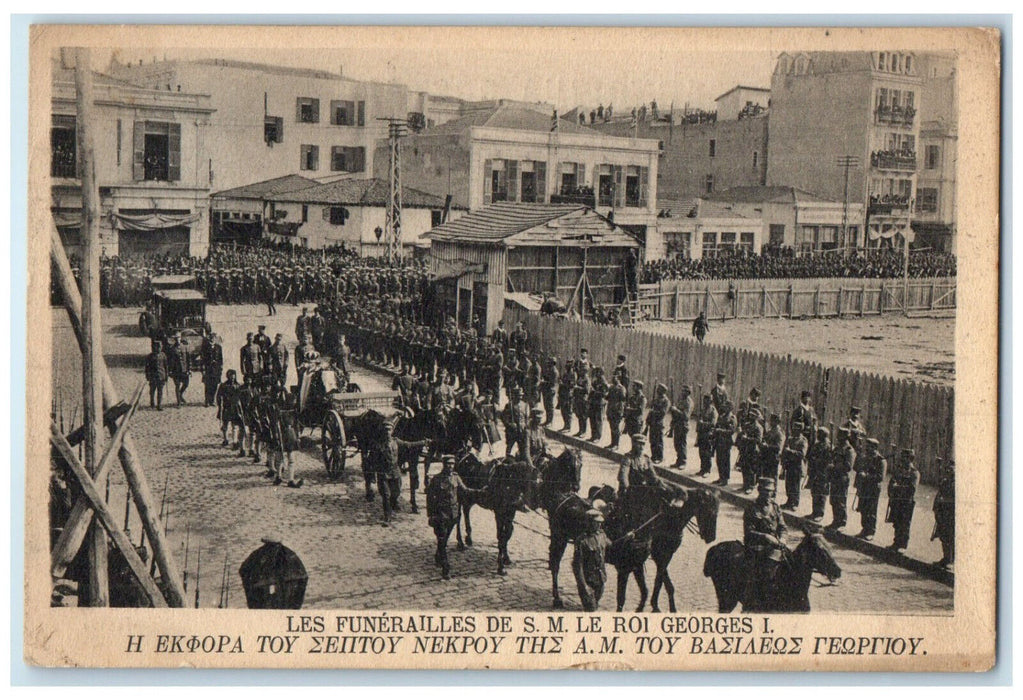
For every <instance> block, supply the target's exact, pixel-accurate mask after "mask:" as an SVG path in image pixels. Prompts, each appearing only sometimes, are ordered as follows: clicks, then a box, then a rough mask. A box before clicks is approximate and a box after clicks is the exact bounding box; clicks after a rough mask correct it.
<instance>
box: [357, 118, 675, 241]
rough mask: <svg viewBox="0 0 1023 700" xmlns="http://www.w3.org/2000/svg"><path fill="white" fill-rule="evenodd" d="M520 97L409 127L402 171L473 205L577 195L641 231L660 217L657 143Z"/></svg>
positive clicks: (576, 199)
mask: <svg viewBox="0 0 1023 700" xmlns="http://www.w3.org/2000/svg"><path fill="white" fill-rule="evenodd" d="M552 119H553V115H552V114H542V113H540V112H539V111H537V110H535V109H528V108H525V107H519V106H514V105H505V104H501V105H499V106H496V107H493V108H490V109H486V110H480V111H476V112H473V113H470V114H469V115H468V116H466V117H462V118H460V119H456V120H453V121H450V122H448V123H446V124H441V125H439V126H437V127H435V128H432V129H426V130H424V131H422V132H420V133H413V134H410V135H409V137H408V138H406V139H404V140H403V143H402V173H403V174H402V177H403V181H404V182H405V183H407V184H408V185H410V186H412V187H416V188H418V189H421V190H423V191H425V192H431V193H433V194H437V195H442V196H443V195H447V194H450V195H452V197H453V200H454V202H455V204H457V205H461V206H464V207H467V208H468V209H469V210H470V211H475V210H478V209H482V208H483V207H486V206H489V205H491V204H496V203H500V202H520V203H534V204H541V203H559V202H568V203H578V204H583V205H586V206H590V207H591V208H593V209H595V210H596V211H598V212H599V213H600V214H601V215H605V216H607V215H611V214H612V212H613V218H614V221H615V223H617V224H620V225H623V226H628V227H633V228H630V230H633V231H634V232H636V233H639V234H640V235H643V233H644V232H645V230H646V227H649V226H653V225H654V223H655V221H656V214H657V203H656V191H655V186H654V183H656V181H657V172H658V153H659V149H658V144H657V142H656V141H652V140H649V139H631V138H622V137H615V136H609V135H607V134H601V133H599V132H597V131H594V130H592V129H589V128H586V127H583V126H580V125H578V124H576V123H574V122H572V121H568V120H565V119H561V120H559V121H558V128H557V130H556V131H554V130H553V129H552V126H553V121H552ZM386 149H387V144H386V142H382V143H380V144H379V145H378V147H377V154H376V157H375V159H374V162H375V164H376V176H377V177H380V178H384V177H386V175H387V165H388V160H387V156H386V152H387V151H386Z"/></svg>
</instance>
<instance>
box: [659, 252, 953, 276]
mask: <svg viewBox="0 0 1023 700" xmlns="http://www.w3.org/2000/svg"><path fill="white" fill-rule="evenodd" d="M902 274H903V256H902V251H896V250H891V249H884V250H877V251H870V252H856V253H853V254H850V255H843V254H842V253H841V252H822V253H813V254H809V255H796V253H795V251H794V250H793V249H792V248H777V249H775V250H774V251H769V250H765V252H764V254H762V255H758V254H756V253H747V252H745V251H739V252H736V253H734V254H731V255H723V256H722V255H719V256H717V257H705V258H700V259H698V260H692V259H688V258H675V259H673V260H654V261H651V262H648V263H646V264H645V265H644V266H643V271H642V281H643V283H644V284H653V283H656V282H660V281H662V280H676V279H760V278H782V279H785V278H797V277H799V278H802V277H870V278H880V277H902ZM955 274H956V258H955V256H954V255H952V254H951V253H939V252H934V251H910V253H909V276H910V277H953V276H955Z"/></svg>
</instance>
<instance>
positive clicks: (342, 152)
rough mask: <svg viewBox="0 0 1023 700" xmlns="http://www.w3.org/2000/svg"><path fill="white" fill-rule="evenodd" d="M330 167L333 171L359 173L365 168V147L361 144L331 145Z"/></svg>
mask: <svg viewBox="0 0 1023 700" xmlns="http://www.w3.org/2000/svg"><path fill="white" fill-rule="evenodd" d="M330 169H331V170H332V171H334V172H344V173H361V172H362V171H364V170H365V169H366V149H365V148H364V147H362V146H357V147H353V146H332V147H331V149H330Z"/></svg>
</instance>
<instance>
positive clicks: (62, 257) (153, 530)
mask: <svg viewBox="0 0 1023 700" xmlns="http://www.w3.org/2000/svg"><path fill="white" fill-rule="evenodd" d="M50 259H51V261H52V263H53V264H52V269H53V280H54V281H55V282H56V283H57V286H58V287H59V288H60V291H61V295H62V296H63V298H64V307H65V308H66V309H67V312H68V319H69V320H70V321H71V327H72V328H73V329H74V332H75V335H76V336H77V338H78V344H79V345H80V346H83V347H84V338H85V336H84V329H83V326H82V298H81V295H80V294H79V292H78V286H77V284H76V283H75V277H74V274H73V273H72V272H71V263H69V262H68V259H67V254H66V253H65V252H64V244H63V243H61V240H60V234H59V233H57V228H56V227H55V226H54V227H51V228H50ZM100 378H101V379H102V386H103V403H104V406H105V407H106V408H111V407H113V406H115V405H117V404H118V403H119V402H120V398H119V396H118V394H117V389H116V388H115V387H114V382H113V380H112V379H111V378H110V374H109V372H108V371H107V366H106V362H104V361H103V360H102V358H100ZM137 454H138V450H137V449H136V448H135V442H134V440H132V437H131V433H130V432H129V433H126V434H125V435H124V437H123V439H122V441H121V449H120V450H119V451H118V454H117V456H118V458H119V459H120V461H121V467H122V468H123V469H124V473H125V476H126V477H127V479H128V485H129V486H130V487H131V489H130V490H131V494H132V499H133V500H134V502H135V508H136V510H138V514H139V519H140V520H141V521H142V526H143V528H144V529H145V531H146V537H147V538H148V539H149V542H150V544H151V545H152V547H153V559H154V560H155V561H156V565H157V566H158V567H159V568H160V575H161V576H162V578H163V581H164V591H165V593H166V595H167V603H168V604H169V605H170V606H171V607H172V608H182V607H184V606H185V588H184V586H183V585H182V583H181V570H180V569H179V568H178V565H177V562H176V560H175V559H174V555H173V553H172V552H171V547H170V545H169V544H168V542H167V536H166V534H165V533H164V529H163V524H162V523H161V522H160V518H159V509H158V508H156V507H155V503H156V501H155V500H154V499H153V495H152V492H151V491H150V489H149V482H148V480H147V479H146V475H145V473H144V472H143V471H142V467H141V465H140V463H139V459H138V457H137Z"/></svg>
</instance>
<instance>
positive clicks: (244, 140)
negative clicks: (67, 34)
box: [109, 59, 410, 190]
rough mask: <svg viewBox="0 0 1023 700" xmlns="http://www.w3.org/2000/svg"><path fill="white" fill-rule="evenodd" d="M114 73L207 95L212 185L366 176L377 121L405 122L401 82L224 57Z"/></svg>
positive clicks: (118, 68)
mask: <svg viewBox="0 0 1023 700" xmlns="http://www.w3.org/2000/svg"><path fill="white" fill-rule="evenodd" d="M109 72H111V74H112V75H115V76H117V77H119V78H124V79H126V80H130V81H132V82H134V83H137V84H140V85H145V86H147V87H150V88H152V89H155V90H157V91H160V90H162V91H165V92H177V91H178V90H184V91H186V92H198V93H201V94H206V95H211V99H212V106H213V107H214V108H215V109H216V116H215V117H214V118H213V120H212V121H211V123H210V128H209V139H208V156H207V162H206V171H207V173H208V180H209V184H210V186H211V187H212V188H213V189H214V190H227V189H232V188H235V187H241V186H243V185H245V184H247V183H250V182H251V181H252V174H253V172H258V173H259V174H260V175H261V176H265V177H267V178H275V177H282V176H285V175H288V174H291V173H299V174H300V175H302V176H304V177H308V178H310V179H315V180H319V179H323V178H331V177H338V176H347V177H355V178H366V177H369V176H370V174H371V173H372V172H373V157H374V145H375V144H376V141H377V139H379V138H380V137H381V136H385V135H386V134H387V125H386V123H385V122H383V121H380V118H400V119H406V118H407V117H408V114H409V102H410V100H409V91H408V88H406V87H405V86H404V85H394V84H388V83H375V82H368V81H362V80H353V79H351V78H347V77H345V76H343V75H341V74H340V73H331V72H327V71H319V70H311V69H304V68H290V67H286V66H270V65H263V64H257V63H247V62H242V61H231V60H225V59H208V60H198V61H156V62H153V63H145V64H141V65H140V64H133V65H124V64H116V63H115V64H111V66H110V69H109Z"/></svg>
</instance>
